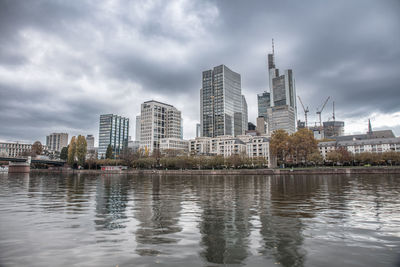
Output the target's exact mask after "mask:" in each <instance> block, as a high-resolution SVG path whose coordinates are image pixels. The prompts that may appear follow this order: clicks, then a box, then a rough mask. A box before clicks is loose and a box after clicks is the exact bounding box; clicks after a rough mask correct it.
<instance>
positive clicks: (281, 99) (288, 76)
mask: <svg viewBox="0 0 400 267" xmlns="http://www.w3.org/2000/svg"><path fill="white" fill-rule="evenodd" d="M274 53H275V52H274V43H273V41H272V54H269V55H268V70H269V86H270V106H269V107H268V108H267V122H268V130H269V131H270V132H273V131H275V130H278V129H283V130H285V131H287V132H288V133H294V132H295V131H296V116H297V104H296V89H295V85H294V79H293V72H292V70H291V69H288V70H285V74H283V75H279V69H276V68H275V54H274Z"/></svg>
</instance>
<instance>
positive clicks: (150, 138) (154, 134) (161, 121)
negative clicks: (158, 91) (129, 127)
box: [140, 100, 182, 153]
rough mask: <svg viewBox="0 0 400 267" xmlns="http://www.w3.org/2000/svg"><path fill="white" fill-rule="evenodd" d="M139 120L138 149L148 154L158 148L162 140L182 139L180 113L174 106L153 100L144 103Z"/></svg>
mask: <svg viewBox="0 0 400 267" xmlns="http://www.w3.org/2000/svg"><path fill="white" fill-rule="evenodd" d="M140 118H141V131H140V148H142V149H145V150H147V151H149V152H150V153H152V152H153V151H154V150H155V149H159V148H160V140H161V139H162V138H176V139H181V137H182V128H181V124H182V116H181V112H180V111H179V110H177V109H176V108H175V107H174V106H171V105H169V104H165V103H161V102H158V101H154V100H151V101H147V102H144V103H143V104H142V106H141V114H140Z"/></svg>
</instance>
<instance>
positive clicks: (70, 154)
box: [68, 136, 76, 166]
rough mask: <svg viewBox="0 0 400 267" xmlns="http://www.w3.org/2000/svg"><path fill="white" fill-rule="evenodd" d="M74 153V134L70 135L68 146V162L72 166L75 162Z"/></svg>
mask: <svg viewBox="0 0 400 267" xmlns="http://www.w3.org/2000/svg"><path fill="white" fill-rule="evenodd" d="M75 155H76V141H75V136H72V138H71V142H70V143H69V146H68V164H69V165H70V166H73V165H74V163H75Z"/></svg>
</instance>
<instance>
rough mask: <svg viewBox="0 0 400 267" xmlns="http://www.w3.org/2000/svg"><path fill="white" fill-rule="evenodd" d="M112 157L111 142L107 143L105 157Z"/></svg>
mask: <svg viewBox="0 0 400 267" xmlns="http://www.w3.org/2000/svg"><path fill="white" fill-rule="evenodd" d="M112 158H113V151H112V146H111V144H109V145H108V147H107V151H106V159H112Z"/></svg>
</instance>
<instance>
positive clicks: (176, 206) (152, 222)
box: [133, 176, 183, 256]
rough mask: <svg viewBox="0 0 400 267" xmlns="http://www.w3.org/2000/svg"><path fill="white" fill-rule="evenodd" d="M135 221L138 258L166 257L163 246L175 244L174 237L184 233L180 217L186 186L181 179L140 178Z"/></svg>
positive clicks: (136, 195) (161, 177)
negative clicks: (136, 224) (148, 256)
mask: <svg viewBox="0 0 400 267" xmlns="http://www.w3.org/2000/svg"><path fill="white" fill-rule="evenodd" d="M133 190H134V195H135V208H134V212H135V218H136V220H138V222H139V223H138V226H137V230H136V233H135V235H136V241H137V248H136V252H137V253H138V254H139V255H142V256H146V255H158V254H167V250H168V248H167V247H165V246H163V245H168V244H171V245H172V244H176V243H177V242H178V241H179V239H178V238H177V237H176V236H174V234H175V233H178V232H180V231H181V230H182V228H181V227H180V226H179V224H178V222H179V218H180V211H181V209H182V207H181V201H182V193H183V184H182V181H181V179H180V178H179V177H163V176H151V177H138V178H137V179H136V183H135V187H134V189H133Z"/></svg>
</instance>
